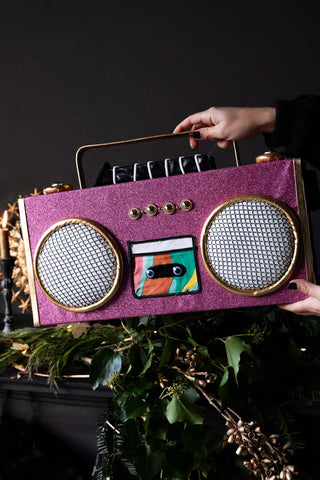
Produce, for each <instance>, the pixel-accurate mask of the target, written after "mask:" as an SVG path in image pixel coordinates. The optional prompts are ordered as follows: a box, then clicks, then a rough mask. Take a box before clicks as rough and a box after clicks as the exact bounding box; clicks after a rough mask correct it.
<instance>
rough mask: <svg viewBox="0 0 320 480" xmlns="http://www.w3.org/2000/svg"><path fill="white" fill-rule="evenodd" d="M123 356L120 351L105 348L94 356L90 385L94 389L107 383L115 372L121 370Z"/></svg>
mask: <svg viewBox="0 0 320 480" xmlns="http://www.w3.org/2000/svg"><path fill="white" fill-rule="evenodd" d="M121 363H122V362H121V357H120V355H119V354H118V353H115V352H113V351H112V350H109V349H108V348H104V349H102V350H99V351H98V352H97V353H95V355H94V356H93V357H92V361H91V368H90V385H91V387H92V389H93V390H95V389H96V388H98V387H99V386H102V385H105V384H106V383H107V382H108V381H110V380H111V377H112V375H113V374H114V373H115V372H120V370H121Z"/></svg>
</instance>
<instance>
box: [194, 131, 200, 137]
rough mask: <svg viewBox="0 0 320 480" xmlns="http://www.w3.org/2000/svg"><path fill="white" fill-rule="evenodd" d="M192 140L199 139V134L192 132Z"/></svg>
mask: <svg viewBox="0 0 320 480" xmlns="http://www.w3.org/2000/svg"><path fill="white" fill-rule="evenodd" d="M192 136H193V138H201V133H200V132H192Z"/></svg>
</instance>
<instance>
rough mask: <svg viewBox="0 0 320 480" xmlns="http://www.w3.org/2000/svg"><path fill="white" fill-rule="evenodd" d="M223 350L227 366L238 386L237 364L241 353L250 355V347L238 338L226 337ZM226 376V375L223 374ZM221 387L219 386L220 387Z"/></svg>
mask: <svg viewBox="0 0 320 480" xmlns="http://www.w3.org/2000/svg"><path fill="white" fill-rule="evenodd" d="M224 344H225V348H226V352H227V358H228V366H229V367H231V368H232V369H233V372H234V377H235V380H236V383H237V385H238V372H239V363H240V357H241V354H242V353H243V352H248V353H251V348H250V345H248V344H247V343H245V342H244V341H243V340H241V339H240V338H238V337H228V338H227V339H226V340H225V341H224ZM225 375H226V373H225ZM221 383H222V381H221ZM220 386H221V385H220Z"/></svg>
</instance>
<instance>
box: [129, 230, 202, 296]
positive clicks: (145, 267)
mask: <svg viewBox="0 0 320 480" xmlns="http://www.w3.org/2000/svg"><path fill="white" fill-rule="evenodd" d="M128 245H129V253H130V258H131V278H132V289H133V294H134V296H135V297H136V298H145V297H159V296H170V295H185V294H191V293H197V292H199V291H200V278H199V272H198V265H197V261H196V255H195V243H194V238H193V237H192V236H183V237H173V238H164V239H159V240H149V241H145V242H129V244H128Z"/></svg>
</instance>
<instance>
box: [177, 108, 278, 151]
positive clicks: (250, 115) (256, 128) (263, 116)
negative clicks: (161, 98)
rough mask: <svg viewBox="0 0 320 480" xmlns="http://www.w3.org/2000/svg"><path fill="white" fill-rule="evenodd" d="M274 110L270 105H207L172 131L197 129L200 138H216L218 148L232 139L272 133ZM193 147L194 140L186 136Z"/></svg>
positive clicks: (224, 146)
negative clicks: (208, 106)
mask: <svg viewBox="0 0 320 480" xmlns="http://www.w3.org/2000/svg"><path fill="white" fill-rule="evenodd" d="M275 117H276V110H275V108H272V107H270V108H269V107H240V108H238V107H211V108H208V110H204V111H202V112H198V113H194V114H193V115H190V116H189V117H187V118H185V119H184V120H183V121H182V122H180V123H179V124H178V125H177V126H176V128H175V129H174V133H179V132H183V131H184V130H189V129H191V130H197V131H199V132H200V134H201V140H212V141H216V142H217V145H218V146H219V147H220V148H228V147H230V145H231V142H232V141H233V140H240V139H242V138H252V137H255V136H256V135H258V134H259V133H262V132H265V133H272V132H273V128H274V122H275ZM189 141H190V146H191V148H192V149H193V150H195V149H196V148H197V147H198V141H197V140H196V139H195V138H193V137H190V140H189Z"/></svg>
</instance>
